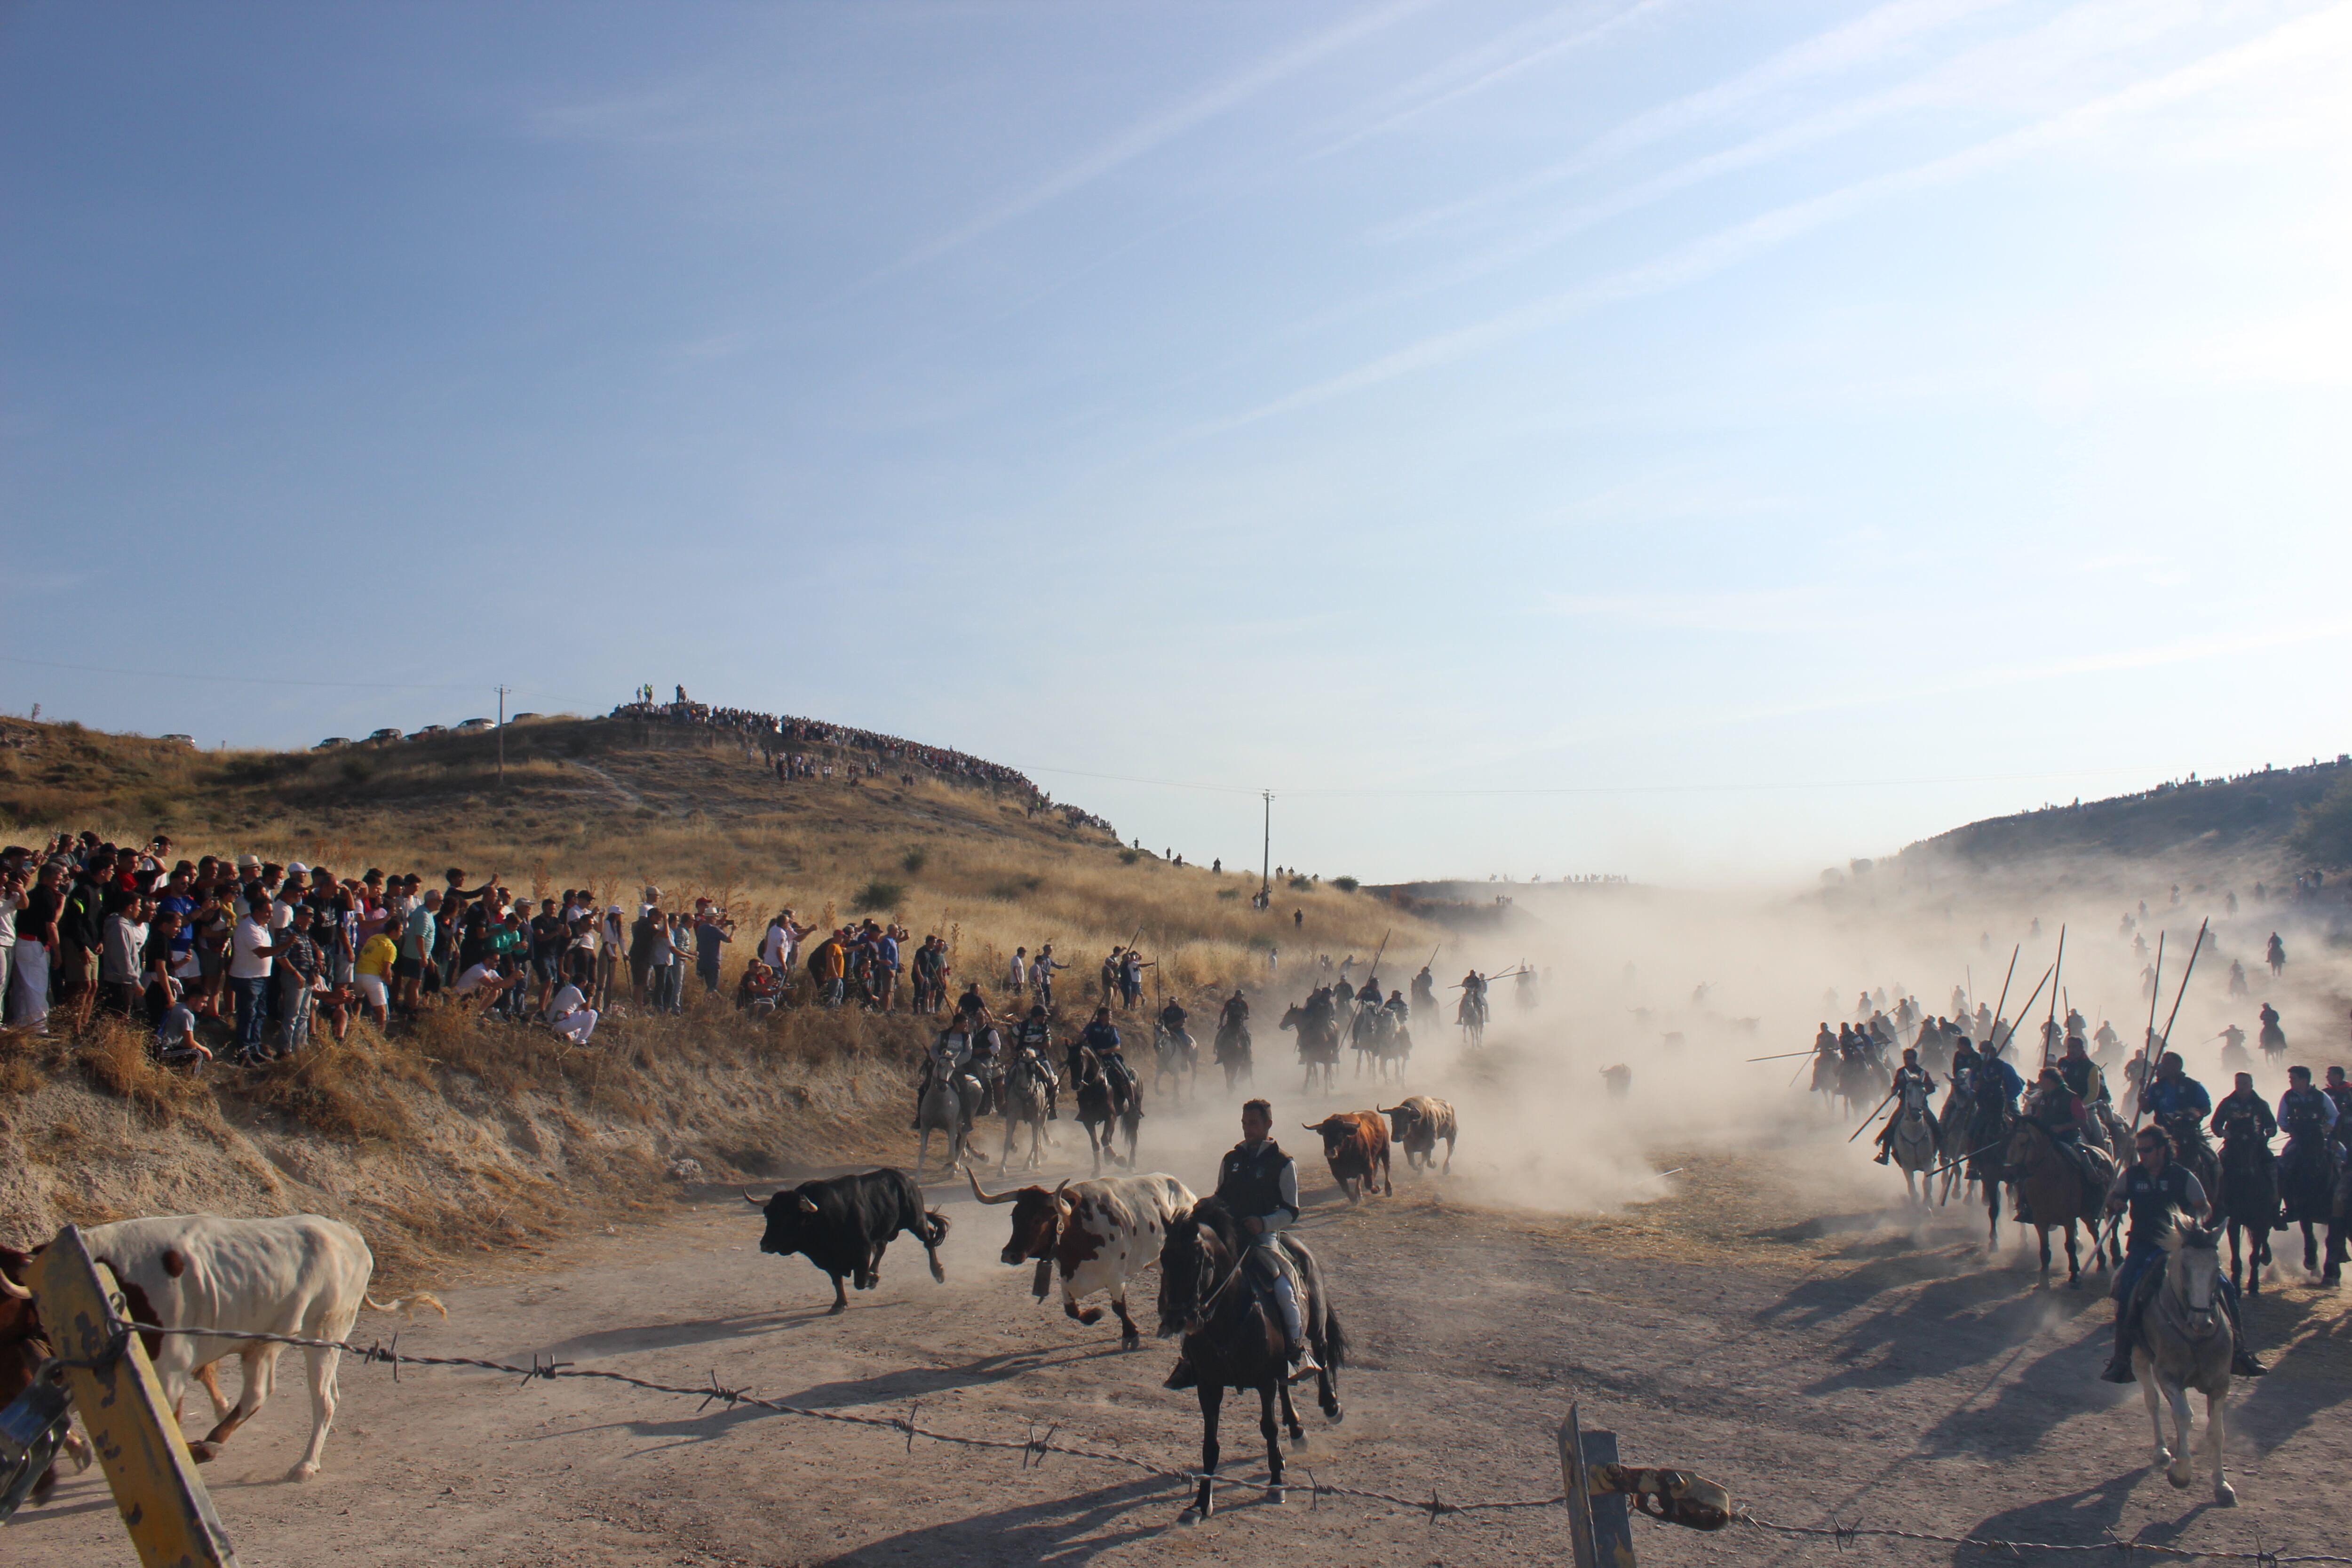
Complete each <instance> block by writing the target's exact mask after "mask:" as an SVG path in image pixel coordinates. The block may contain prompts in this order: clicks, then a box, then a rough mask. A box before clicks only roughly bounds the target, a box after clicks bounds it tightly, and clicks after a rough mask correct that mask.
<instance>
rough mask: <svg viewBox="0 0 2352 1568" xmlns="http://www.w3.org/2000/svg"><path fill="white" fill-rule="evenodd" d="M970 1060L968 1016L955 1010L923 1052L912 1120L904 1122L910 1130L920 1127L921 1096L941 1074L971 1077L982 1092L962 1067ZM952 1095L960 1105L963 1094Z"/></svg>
mask: <svg viewBox="0 0 2352 1568" xmlns="http://www.w3.org/2000/svg"><path fill="white" fill-rule="evenodd" d="M970 1066H971V1020H970V1017H969V1016H968V1015H966V1014H964V1013H962V1012H961V1011H959V1012H957V1014H956V1015H955V1016H953V1017H951V1018H950V1019H949V1020H948V1026H947V1027H946V1028H944V1029H941V1030H940V1037H939V1038H938V1039H936V1040H934V1041H932V1042H931V1048H930V1049H929V1050H928V1051H925V1052H924V1053H923V1071H922V1076H921V1077H920V1078H919V1079H918V1080H917V1081H916V1084H915V1120H914V1121H911V1122H909V1123H908V1128H909V1130H910V1131H918V1132H919V1131H922V1127H923V1099H924V1097H925V1096H926V1095H928V1094H929V1093H930V1092H931V1085H933V1084H934V1083H937V1082H939V1081H940V1079H942V1078H944V1079H946V1080H947V1081H948V1082H950V1083H953V1082H955V1081H956V1080H957V1079H968V1080H971V1081H972V1083H973V1087H975V1088H980V1089H982V1092H985V1088H984V1086H982V1085H981V1084H979V1082H978V1080H976V1079H971V1074H970V1073H969V1072H968V1071H967V1070H966V1068H969V1067H970ZM956 1099H957V1101H958V1103H959V1104H960V1105H961V1103H962V1101H963V1096H962V1095H961V1093H959V1094H958V1095H957V1096H956ZM967 1120H968V1119H967Z"/></svg>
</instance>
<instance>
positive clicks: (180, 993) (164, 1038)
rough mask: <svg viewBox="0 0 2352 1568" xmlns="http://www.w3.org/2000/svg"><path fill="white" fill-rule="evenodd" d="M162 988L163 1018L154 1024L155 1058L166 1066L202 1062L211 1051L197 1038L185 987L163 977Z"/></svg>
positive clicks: (200, 1064)
mask: <svg viewBox="0 0 2352 1568" xmlns="http://www.w3.org/2000/svg"><path fill="white" fill-rule="evenodd" d="M163 995H164V999H165V1005H164V1008H163V1022H162V1023H160V1024H158V1025H157V1026H155V1047H154V1048H155V1060H156V1061H157V1062H158V1063H159V1064H161V1065H162V1066H164V1067H167V1068H177V1067H191V1068H201V1067H203V1066H205V1064H206V1063H208V1062H210V1061H211V1060H212V1059H213V1054H212V1052H211V1051H210V1050H208V1049H206V1048H205V1043H204V1042H203V1041H202V1040H200V1039H198V1038H196V1013H195V1009H194V1008H193V1007H191V1006H189V1005H188V997H187V993H186V991H185V990H184V988H183V987H182V986H181V984H180V983H179V982H178V981H176V980H165V981H164V982H163Z"/></svg>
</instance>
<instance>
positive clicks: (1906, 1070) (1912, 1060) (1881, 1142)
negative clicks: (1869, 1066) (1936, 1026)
mask: <svg viewBox="0 0 2352 1568" xmlns="http://www.w3.org/2000/svg"><path fill="white" fill-rule="evenodd" d="M1915 1083H1916V1084H1917V1085H1918V1086H1919V1088H1920V1090H1921V1092H1923V1093H1925V1094H1933V1093H1935V1092H1936V1075H1935V1074H1933V1073H1931V1072H1929V1071H1928V1070H1927V1068H1923V1067H1921V1066H1920V1065H1919V1052H1918V1050H1917V1049H1916V1047H1911V1046H1906V1047H1903V1065H1902V1066H1901V1067H1899V1068H1895V1087H1894V1090H1893V1092H1892V1094H1891V1096H1890V1098H1891V1099H1892V1100H1894V1102H1895V1109H1894V1110H1890V1111H1888V1112H1887V1113H1886V1125H1885V1126H1884V1127H1882V1128H1880V1129H1879V1130H1878V1154H1877V1156H1876V1162H1875V1163H1878V1164H1881V1165H1884V1164H1885V1163H1886V1162H1887V1159H1888V1157H1889V1156H1890V1155H1892V1154H1893V1152H1894V1147H1895V1123H1896V1122H1898V1121H1902V1120H1903V1090H1904V1089H1906V1087H1908V1086H1909V1085H1912V1084H1915Z"/></svg>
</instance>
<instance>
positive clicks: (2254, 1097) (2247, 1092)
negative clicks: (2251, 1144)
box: [2208, 1072, 2279, 1150]
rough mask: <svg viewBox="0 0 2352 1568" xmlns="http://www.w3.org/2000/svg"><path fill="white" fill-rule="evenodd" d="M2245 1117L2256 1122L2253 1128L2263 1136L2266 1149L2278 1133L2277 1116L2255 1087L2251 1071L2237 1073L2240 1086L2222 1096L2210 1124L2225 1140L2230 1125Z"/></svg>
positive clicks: (2216, 1133) (2244, 1119)
mask: <svg viewBox="0 0 2352 1568" xmlns="http://www.w3.org/2000/svg"><path fill="white" fill-rule="evenodd" d="M2239 1121H2251V1122H2252V1123H2253V1127H2254V1131H2255V1132H2256V1133H2257V1134H2258V1135H2259V1136H2260V1137H2261V1139H2262V1144H2263V1149H2264V1150H2268V1149H2269V1148H2270V1146H2271V1140H2272V1139H2273V1138H2275V1137H2277V1136H2278V1130H2279V1124H2278V1118H2277V1117H2275V1116H2273V1115H2272V1114H2271V1108H2270V1107H2269V1106H2267V1105H2265V1104H2263V1097H2262V1096H2261V1095H2260V1094H2257V1093H2256V1092H2255V1091H2254V1075H2253V1074H2252V1073H2250V1072H2242V1073H2240V1074H2239V1075H2238V1079H2237V1087H2236V1088H2234V1089H2231V1090H2230V1092H2229V1093H2227V1094H2225V1095H2223V1096H2222V1097H2221V1104H2219V1105H2217V1106H2215V1107H2214V1108H2213V1117H2212V1121H2210V1123H2208V1125H2210V1127H2211V1128H2212V1129H2213V1131H2214V1134H2215V1135H2216V1136H2217V1137H2220V1138H2221V1139H2223V1140H2224V1141H2226V1140H2227V1139H2228V1138H2229V1136H2230V1129H2231V1126H2232V1125H2233V1124H2235V1123H2236V1122H2239Z"/></svg>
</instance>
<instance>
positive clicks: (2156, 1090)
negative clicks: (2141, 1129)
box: [2144, 1073, 2213, 1116]
mask: <svg viewBox="0 0 2352 1568" xmlns="http://www.w3.org/2000/svg"><path fill="white" fill-rule="evenodd" d="M2144 1102H2145V1103H2146V1104H2147V1108H2148V1109H2149V1110H2152V1111H2154V1112H2155V1113H2156V1114H2157V1115H2158V1116H2175V1115H2178V1114H2179V1113H2180V1112H2181V1111H2184V1110H2193V1111H2195V1112H2196V1113H2197V1114H2198V1115H2200V1116H2210V1115H2212V1114H2213V1097H2212V1096H2211V1095H2210V1094H2207V1093H2206V1092H2205V1086H2204V1085H2203V1084H2201V1083H2199V1082H2198V1081H2197V1080H2196V1079H2193V1078H2190V1077H2189V1076H2188V1075H2187V1074H2186V1073H2183V1074H2182V1075H2181V1076H2180V1077H2179V1078H2175V1079H2162V1078H2160V1079H2157V1080H2156V1081H2155V1082H2153V1083H2151V1084H2149V1085H2148V1086H2147V1095H2146V1096H2145V1097H2144Z"/></svg>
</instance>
